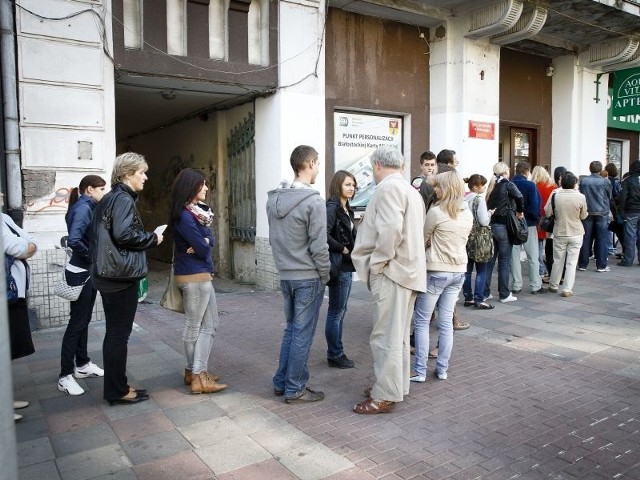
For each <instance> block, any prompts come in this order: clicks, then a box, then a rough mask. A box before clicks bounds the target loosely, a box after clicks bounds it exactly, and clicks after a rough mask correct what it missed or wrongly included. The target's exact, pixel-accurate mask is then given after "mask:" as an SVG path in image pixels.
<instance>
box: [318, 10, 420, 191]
mask: <svg viewBox="0 0 640 480" xmlns="http://www.w3.org/2000/svg"><path fill="white" fill-rule="evenodd" d="M326 45H327V47H326V65H327V71H326V102H325V105H326V110H325V113H326V116H325V123H326V128H327V135H326V143H325V148H326V158H327V162H326V163H327V168H326V171H325V174H326V182H327V184H329V182H330V180H331V177H332V176H333V172H334V171H335V168H334V164H333V143H334V135H333V112H334V110H335V109H336V108H340V109H347V110H348V109H356V110H366V111H372V112H385V113H396V114H400V115H403V116H404V117H405V119H406V120H408V121H409V122H408V123H405V128H407V129H408V131H409V136H408V137H407V138H409V139H410V140H409V141H408V142H407V144H405V146H404V150H405V156H406V157H407V160H409V161H410V163H411V167H412V168H411V172H412V175H417V174H418V173H419V161H418V159H419V156H420V153H422V152H423V151H425V150H427V149H428V147H429V55H428V50H429V49H428V47H427V45H426V43H425V41H424V40H423V39H421V38H419V37H418V31H417V29H416V28H415V27H414V26H411V25H403V24H400V23H395V22H391V21H385V20H381V19H377V18H373V17H366V16H362V15H357V14H354V13H350V12H346V11H343V10H337V9H335V8H331V9H329V15H328V18H327V34H326Z"/></svg>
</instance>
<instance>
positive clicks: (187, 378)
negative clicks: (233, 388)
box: [184, 368, 220, 385]
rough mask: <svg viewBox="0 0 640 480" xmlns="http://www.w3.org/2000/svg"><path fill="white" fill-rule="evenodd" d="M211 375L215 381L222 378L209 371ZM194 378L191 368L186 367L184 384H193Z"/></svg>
mask: <svg viewBox="0 0 640 480" xmlns="http://www.w3.org/2000/svg"><path fill="white" fill-rule="evenodd" d="M209 376H210V377H211V378H212V379H213V381H214V382H217V381H218V380H220V377H219V376H218V375H214V374H213V373H209ZM192 378H193V373H192V372H191V370H190V369H188V368H185V369H184V384H185V385H191V380H192Z"/></svg>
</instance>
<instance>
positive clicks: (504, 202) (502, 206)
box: [487, 179, 524, 224]
mask: <svg viewBox="0 0 640 480" xmlns="http://www.w3.org/2000/svg"><path fill="white" fill-rule="evenodd" d="M514 203H515V210H516V212H523V211H524V202H523V199H522V193H520V190H518V187H516V186H515V185H514V184H513V182H510V181H509V180H507V179H505V180H502V181H500V182H499V183H496V185H495V186H494V187H493V190H492V191H491V195H489V198H487V209H488V210H493V209H494V208H495V212H493V214H492V215H491V223H502V224H506V223H507V216H508V215H509V210H511V209H512V208H513V204H514Z"/></svg>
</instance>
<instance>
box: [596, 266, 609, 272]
mask: <svg viewBox="0 0 640 480" xmlns="http://www.w3.org/2000/svg"><path fill="white" fill-rule="evenodd" d="M610 271H611V269H610V268H609V267H604V268H597V269H596V272H600V273H602V272H610Z"/></svg>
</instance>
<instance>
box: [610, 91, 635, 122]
mask: <svg viewBox="0 0 640 480" xmlns="http://www.w3.org/2000/svg"><path fill="white" fill-rule="evenodd" d="M614 101H615V100H614V95H613V88H610V89H609V96H608V98H607V126H608V127H609V128H619V129H621V130H633V131H636V132H640V108H638V111H637V113H635V114H630V115H620V116H613V104H614Z"/></svg>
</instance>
